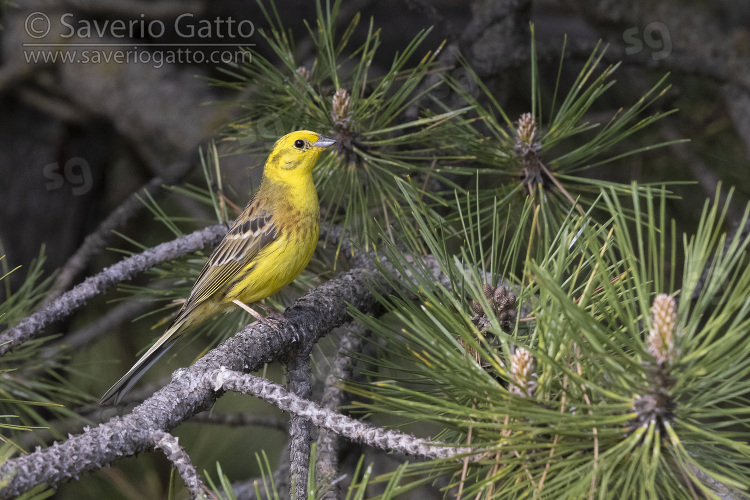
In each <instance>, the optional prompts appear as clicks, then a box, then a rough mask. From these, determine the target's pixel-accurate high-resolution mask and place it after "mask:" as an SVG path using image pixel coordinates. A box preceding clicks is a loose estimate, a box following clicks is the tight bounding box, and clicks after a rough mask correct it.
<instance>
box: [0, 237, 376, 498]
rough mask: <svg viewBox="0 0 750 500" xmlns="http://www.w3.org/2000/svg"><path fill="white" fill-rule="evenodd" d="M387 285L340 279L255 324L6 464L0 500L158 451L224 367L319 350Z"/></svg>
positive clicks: (364, 270)
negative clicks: (131, 400)
mask: <svg viewBox="0 0 750 500" xmlns="http://www.w3.org/2000/svg"><path fill="white" fill-rule="evenodd" d="M220 227H221V226H220ZM214 230H215V231H216V228H215V227H214ZM157 248H158V247H157ZM383 284H384V283H383V279H382V278H381V277H380V276H379V275H378V274H377V273H375V272H374V265H373V264H369V265H366V266H363V267H361V268H356V269H353V270H351V271H348V272H345V273H341V274H339V275H338V276H337V277H335V278H333V279H332V280H330V281H328V282H326V283H324V284H323V285H321V286H319V287H317V288H315V289H314V290H312V291H310V292H309V293H308V294H306V295H305V296H303V297H301V298H300V299H298V300H297V302H296V303H295V304H294V305H293V306H292V307H290V308H288V309H287V310H286V311H285V312H284V318H285V319H284V320H281V319H269V320H267V321H266V322H265V323H263V324H258V325H256V324H253V325H250V326H248V327H246V328H244V329H243V330H242V331H241V332H239V333H238V334H237V335H235V336H234V337H232V338H231V339H229V340H227V341H225V342H224V343H222V344H221V345H220V346H218V347H217V348H216V349H213V350H211V351H210V352H208V353H207V354H206V355H205V356H204V357H203V358H201V359H199V360H198V361H197V362H196V363H195V364H194V365H192V366H190V367H189V368H185V369H180V370H177V371H176V372H175V373H174V374H173V378H172V382H171V383H169V384H168V385H167V386H166V387H164V388H163V389H161V390H160V391H158V392H156V393H155V394H154V395H153V396H151V397H150V398H149V399H147V400H146V401H144V402H143V403H142V404H140V405H139V406H137V407H135V408H134V409H133V410H132V412H131V413H129V414H127V415H125V416H123V417H115V418H113V419H112V420H110V421H109V422H107V423H104V424H101V425H99V426H97V427H94V428H90V429H85V430H84V433H83V434H80V435H78V436H73V437H71V438H70V439H69V440H68V441H66V442H64V443H56V444H54V445H52V446H50V447H49V448H46V449H43V450H38V451H36V452H34V453H30V454H29V455H24V456H21V457H18V458H15V459H12V460H9V461H7V462H5V463H4V464H3V465H2V466H0V477H3V478H4V479H6V481H7V482H6V483H5V485H4V486H3V488H2V489H0V499H2V498H12V497H14V496H17V495H19V494H21V493H23V492H25V491H29V490H30V489H31V488H33V487H35V486H36V485H39V484H47V485H49V486H51V487H54V486H56V485H57V484H59V483H60V482H62V481H67V480H70V479H72V478H76V477H78V476H79V475H81V474H83V473H86V472H91V471H94V470H97V469H99V468H101V467H104V466H106V465H111V464H113V463H115V462H116V461H117V460H119V459H121V458H123V457H126V456H132V455H135V454H137V453H141V452H143V451H148V450H150V449H152V448H153V441H152V439H151V436H152V435H153V432H154V431H155V430H163V431H165V432H169V431H171V430H172V429H173V428H174V427H176V426H177V425H179V424H180V423H182V422H184V421H185V420H187V419H188V418H190V417H192V416H193V415H195V414H197V413H199V412H201V411H205V410H207V409H209V408H211V407H212V406H213V404H214V402H215V401H216V397H217V395H216V393H215V392H214V389H213V387H214V384H213V380H212V377H213V375H212V374H213V373H214V372H215V371H216V370H218V369H219V368H220V367H226V368H227V369H230V370H243V369H244V370H248V371H254V370H257V369H260V367H262V366H263V364H264V363H267V362H271V361H273V360H275V359H279V358H283V357H284V356H286V355H288V353H290V352H291V351H292V350H293V349H294V348H295V347H297V346H299V345H304V344H308V343H313V342H314V340H316V339H319V338H320V337H321V336H323V335H325V334H326V333H328V332H329V331H331V330H332V329H333V328H336V327H337V326H341V325H342V324H343V323H345V322H346V321H348V320H349V314H348V308H349V307H354V308H356V309H358V310H360V311H365V312H366V311H369V310H371V309H372V308H373V307H374V305H375V298H374V297H373V295H372V293H371V287H372V286H378V285H381V286H382V285H383ZM74 291H75V289H74ZM69 293H70V292H69ZM66 295H67V294H66ZM64 297H65V296H63V297H62V298H61V299H63V298H64ZM347 303H348V304H347Z"/></svg>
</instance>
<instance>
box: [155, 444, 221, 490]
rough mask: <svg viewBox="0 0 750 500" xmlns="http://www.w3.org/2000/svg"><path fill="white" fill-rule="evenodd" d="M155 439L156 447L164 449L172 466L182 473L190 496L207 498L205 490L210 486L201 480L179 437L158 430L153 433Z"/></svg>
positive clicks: (181, 475)
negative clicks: (178, 439)
mask: <svg viewBox="0 0 750 500" xmlns="http://www.w3.org/2000/svg"><path fill="white" fill-rule="evenodd" d="M153 441H154V447H155V448H159V449H160V450H162V451H163V452H164V454H165V455H166V456H167V459H168V460H169V461H170V462H171V463H172V466H173V467H174V468H175V469H177V472H179V473H180V477H182V480H183V481H185V484H186V485H187V487H188V490H190V496H192V497H193V498H206V495H205V493H204V492H205V491H208V488H206V486H205V485H204V484H203V481H201V478H200V475H198V471H197V470H196V468H195V466H194V465H193V463H192V462H191V461H190V456H189V455H188V454H187V453H186V452H185V450H184V449H183V448H182V446H180V444H179V443H178V442H177V438H176V437H174V436H173V435H171V434H169V433H168V432H164V431H161V430H157V431H155V432H154V434H153Z"/></svg>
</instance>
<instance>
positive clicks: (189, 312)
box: [100, 130, 336, 404]
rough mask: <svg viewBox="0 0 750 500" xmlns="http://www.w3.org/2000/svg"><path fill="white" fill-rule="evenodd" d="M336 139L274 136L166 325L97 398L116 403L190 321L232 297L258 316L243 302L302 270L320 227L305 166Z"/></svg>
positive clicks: (303, 132) (298, 134)
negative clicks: (256, 180)
mask: <svg viewBox="0 0 750 500" xmlns="http://www.w3.org/2000/svg"><path fill="white" fill-rule="evenodd" d="M335 142H336V141H334V140H333V139H328V138H326V137H323V136H321V135H319V134H316V133H315V132H310V131H307V130H301V131H299V132H292V133H291V134H287V135H285V136H284V137H282V138H281V139H279V140H278V141H276V144H274V146H273V150H272V151H271V154H270V155H269V156H268V160H266V165H265V167H264V169H263V179H262V180H261V183H260V187H259V188H258V191H257V192H256V193H255V196H254V197H253V198H252V199H251V200H250V202H249V203H248V205H247V207H245V210H244V211H243V212H242V214H240V216H239V217H237V220H235V221H234V224H233V225H232V227H231V228H230V229H229V232H228V233H227V235H226V236H225V237H224V239H223V240H222V241H221V243H219V246H217V247H216V250H214V252H213V253H212V254H211V257H209V259H208V262H206V265H205V266H204V267H203V271H201V274H200V276H199V277H198V280H197V281H196V282H195V285H193V289H192V290H191V291H190V295H189V296H188V298H187V300H186V301H185V304H184V305H183V306H182V309H180V312H179V313H178V314H177V318H175V320H174V323H172V326H170V327H169V329H168V330H167V331H166V332H164V335H162V336H161V337H160V338H159V340H157V341H156V343H155V344H154V345H153V346H152V347H151V348H150V349H149V350H148V351H147V352H146V354H144V355H143V357H141V359H139V360H138V362H136V364H135V365H133V367H132V368H131V369H130V371H128V373H126V374H125V376H123V377H122V378H121V379H120V380H118V381H117V383H116V384H115V385H113V386H112V388H111V389H110V390H108V391H107V393H106V394H105V395H104V396H102V399H101V401H100V403H105V402H107V401H108V400H110V399H111V398H112V397H115V398H116V399H115V404H116V403H119V402H120V400H121V399H122V397H123V396H124V395H125V393H126V392H128V391H129V390H130V388H131V387H133V385H134V384H135V383H136V382H137V381H138V379H140V378H141V376H142V375H143V374H144V373H145V372H146V371H147V370H148V369H149V368H151V366H152V365H153V364H154V363H156V361H157V360H158V359H159V358H160V357H161V356H162V355H163V354H164V353H165V352H166V351H167V349H169V348H170V347H171V346H172V344H174V343H175V341H176V340H177V339H179V338H180V337H181V336H182V334H183V333H184V332H185V330H186V329H188V328H189V327H191V326H194V325H196V324H198V323H201V322H202V321H203V320H205V319H206V318H208V317H209V316H211V315H213V314H215V313H217V312H219V311H223V310H225V309H227V308H228V307H231V306H232V305H233V304H235V305H238V306H240V307H242V308H243V309H245V310H247V311H248V312H250V313H251V314H253V315H254V316H256V317H257V313H256V312H255V311H253V310H252V309H250V308H249V307H248V306H247V305H246V304H250V303H253V302H257V301H259V300H262V299H265V298H266V297H268V296H269V295H272V294H273V293H275V292H277V291H278V290H279V289H281V288H282V287H284V286H285V285H287V284H289V283H291V282H292V281H293V280H294V278H296V277H297V276H298V275H299V274H300V273H301V272H302V270H303V269H304V268H305V266H307V263H308V262H310V258H311V257H312V254H313V252H314V251H315V247H316V245H317V242H318V231H319V229H320V205H319V203H318V194H317V192H316V191H315V185H314V184H313V179H312V170H313V167H314V166H315V162H316V161H317V160H318V157H319V156H320V154H321V153H322V151H323V149H324V148H327V147H328V146H331V145H333V144H334V143H335Z"/></svg>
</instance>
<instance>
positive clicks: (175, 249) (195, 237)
mask: <svg viewBox="0 0 750 500" xmlns="http://www.w3.org/2000/svg"><path fill="white" fill-rule="evenodd" d="M226 232H227V228H226V227H225V226H223V225H221V224H219V225H216V226H209V227H207V228H204V229H201V230H199V231H195V232H193V233H191V234H188V235H186V236H183V237H182V238H178V239H176V240H173V241H168V242H166V243H162V244H161V245H157V246H155V247H154V248H150V249H148V250H146V251H144V252H141V253H139V254H137V255H133V256H132V257H129V258H127V259H124V260H122V261H120V262H118V263H117V264H114V265H112V266H110V267H108V268H106V269H104V270H103V271H102V272H100V273H99V274H96V275H94V276H91V277H89V278H86V279H85V280H84V281H83V282H82V283H80V284H78V285H77V286H76V287H74V288H73V289H72V290H70V291H68V292H66V293H64V294H63V295H62V296H60V297H59V298H58V299H56V300H55V301H53V302H51V303H50V304H47V305H46V306H44V307H42V308H41V309H39V310H38V311H36V312H35V313H34V314H32V315H30V316H27V317H26V318H24V319H22V320H21V321H20V322H19V323H18V325H16V326H14V327H12V328H9V329H7V330H6V331H5V332H3V333H2V334H0V356H1V355H3V354H5V353H7V352H9V351H11V350H12V349H14V348H15V347H17V346H19V345H20V344H22V343H23V342H25V341H27V340H29V339H31V338H34V337H35V336H37V335H38V334H39V333H40V332H41V331H42V330H43V329H44V328H45V327H47V326H48V325H49V324H51V323H53V322H55V321H58V320H60V319H63V318H65V317H67V316H68V315H70V314H71V313H72V312H73V311H75V310H77V309H78V308H80V307H82V306H83V305H85V304H86V302H88V301H89V300H90V299H91V298H93V297H95V296H97V295H99V294H102V293H104V292H105V291H106V290H108V289H109V288H110V287H111V286H112V285H114V284H116V283H120V282H122V281H127V280H129V279H131V278H133V277H134V276H136V275H137V274H139V273H141V272H143V271H145V270H147V269H150V268H152V267H154V266H156V265H158V264H161V263H162V262H166V261H169V260H173V259H176V258H177V257H181V256H183V255H185V254H188V253H190V252H195V251H196V250H201V249H203V248H206V247H213V246H215V245H216V244H217V243H218V242H219V241H220V240H221V238H223V237H224V235H225V234H226Z"/></svg>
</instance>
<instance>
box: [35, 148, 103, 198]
mask: <svg viewBox="0 0 750 500" xmlns="http://www.w3.org/2000/svg"><path fill="white" fill-rule="evenodd" d="M44 177H45V178H47V179H49V182H47V184H46V188H47V191H54V190H55V189H60V188H61V187H63V186H64V185H65V181H66V180H67V181H68V182H69V183H70V184H71V185H72V188H71V190H72V191H73V195H75V196H80V195H82V194H86V193H88V192H89V191H90V190H91V187H92V185H93V183H94V180H93V177H92V175H91V167H90V166H89V163H88V162H87V161H86V160H84V159H83V158H80V157H77V156H76V157H75V158H71V159H69V160H68V161H66V162H65V165H64V166H63V168H62V172H60V164H59V163H58V162H55V163H50V164H48V165H45V166H44Z"/></svg>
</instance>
